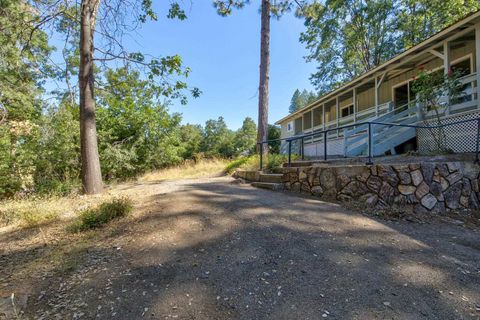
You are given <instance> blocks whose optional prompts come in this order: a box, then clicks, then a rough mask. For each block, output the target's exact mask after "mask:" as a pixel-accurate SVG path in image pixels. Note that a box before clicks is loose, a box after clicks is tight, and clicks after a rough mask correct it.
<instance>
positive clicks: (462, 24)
mask: <svg viewBox="0 0 480 320" xmlns="http://www.w3.org/2000/svg"><path fill="white" fill-rule="evenodd" d="M478 21H480V10H479V11H476V12H473V13H471V14H469V15H467V16H466V17H465V18H463V19H462V20H460V21H458V22H455V23H453V24H452V25H450V26H448V27H446V28H444V29H443V30H442V31H440V32H438V33H436V34H435V35H433V36H431V37H430V38H428V39H426V40H424V41H422V42H420V43H419V44H417V45H415V46H413V47H411V48H410V49H407V50H405V51H403V52H402V53H400V54H398V55H396V56H395V57H393V58H392V59H390V60H388V61H386V62H384V63H382V64H380V65H379V66H377V67H375V68H373V69H371V70H369V71H367V72H365V73H364V74H362V75H360V76H358V77H357V78H355V79H353V80H351V81H349V82H347V83H345V84H344V85H342V86H341V87H339V88H337V89H335V90H333V91H331V92H329V93H327V94H325V95H323V96H322V97H320V98H319V99H318V100H316V101H314V102H312V103H311V104H309V105H307V106H306V107H304V108H302V109H300V110H297V111H295V112H294V113H291V114H289V115H287V116H285V117H283V118H282V119H280V120H278V121H277V122H275V124H281V123H283V122H285V121H289V120H292V119H293V118H296V117H297V116H299V115H301V114H303V113H305V112H306V111H309V110H311V109H314V108H316V107H319V106H321V105H322V104H323V103H325V102H327V101H329V100H330V99H332V98H334V97H336V96H338V95H340V94H343V93H345V91H347V90H351V89H353V88H355V87H358V86H360V85H362V84H364V83H365V82H368V81H371V80H373V79H374V78H375V77H377V76H381V75H382V74H384V73H385V72H388V71H392V70H395V68H397V67H399V66H401V65H404V64H406V63H408V62H410V61H411V60H412V59H411V58H412V57H415V56H417V55H419V54H422V53H427V52H428V50H432V49H435V48H436V47H438V46H440V45H442V42H443V41H445V40H447V39H449V38H452V37H455V38H457V37H460V36H462V35H463V34H464V33H466V32H468V31H473V27H474V24H475V23H476V22H478Z"/></svg>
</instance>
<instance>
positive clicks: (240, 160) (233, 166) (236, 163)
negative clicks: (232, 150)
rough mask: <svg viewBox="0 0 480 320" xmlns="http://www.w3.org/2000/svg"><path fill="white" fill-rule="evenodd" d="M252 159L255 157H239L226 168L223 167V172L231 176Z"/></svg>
mask: <svg viewBox="0 0 480 320" xmlns="http://www.w3.org/2000/svg"><path fill="white" fill-rule="evenodd" d="M253 157H256V156H251V157H240V158H237V159H235V160H232V161H230V162H229V163H228V164H227V165H226V166H225V172H226V173H228V174H232V173H233V172H234V171H235V170H237V169H238V168H241V167H242V166H244V165H245V164H246V163H247V162H249V161H250V159H252V158H253Z"/></svg>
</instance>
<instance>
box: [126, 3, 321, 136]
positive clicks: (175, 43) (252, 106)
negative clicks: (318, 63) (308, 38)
mask: <svg viewBox="0 0 480 320" xmlns="http://www.w3.org/2000/svg"><path fill="white" fill-rule="evenodd" d="M185 3H189V2H188V1H187V2H185ZM188 5H189V7H188V8H187V16H188V19H187V20H185V21H177V20H168V19H166V18H164V16H165V7H163V8H160V7H159V8H157V12H158V13H159V21H157V22H149V23H147V24H146V25H144V26H143V27H142V29H140V30H138V32H137V34H136V35H135V37H134V38H135V39H134V41H131V43H129V47H131V49H132V50H133V51H143V52H146V53H149V54H152V55H170V54H179V55H180V56H181V57H182V59H183V61H184V63H185V65H186V66H188V67H190V68H191V69H192V73H191V75H190V77H189V78H188V84H189V85H190V86H195V87H199V88H200V90H202V92H203V94H202V96H201V97H200V98H198V99H190V100H189V103H188V105H186V106H182V105H180V103H178V102H174V103H173V105H172V106H171V108H170V110H171V111H175V112H181V113H182V114H183V122H184V123H187V122H188V123H198V124H202V125H203V124H204V123H205V121H206V120H208V119H216V118H218V117H219V116H223V117H224V118H225V121H226V122H227V125H228V126H229V127H230V128H231V129H237V128H238V127H240V126H241V124H242V121H243V119H244V118H245V117H247V116H250V117H252V118H253V119H254V120H255V121H256V120H257V103H258V77H259V76H258V72H259V63H260V60H259V59H260V15H259V1H252V3H251V4H250V5H247V6H245V8H243V9H241V10H236V11H234V12H233V14H232V15H231V16H229V17H221V16H219V15H217V13H216V11H215V9H214V8H213V6H212V4H211V1H209V0H198V1H196V2H193V1H192V4H191V7H190V4H188ZM162 9H163V10H162ZM303 29H304V26H303V23H302V21H301V20H300V19H297V18H295V17H294V15H293V12H292V13H288V14H287V15H285V16H284V17H282V18H281V19H280V20H278V21H277V20H275V19H272V21H271V43H270V49H271V62H270V110H269V122H270V123H273V122H275V121H276V120H278V119H280V118H282V117H283V116H285V115H286V114H287V112H288V105H289V102H290V98H291V96H292V94H293V91H294V90H295V89H296V88H299V89H303V88H306V89H313V87H312V85H311V84H310V81H309V80H308V78H309V76H310V74H311V73H312V72H313V71H314V69H315V65H314V64H312V63H306V62H305V60H304V59H303V56H305V54H306V53H307V52H306V50H305V49H304V46H303V45H302V44H301V43H299V41H298V37H299V34H300V32H301V31H302V30H303Z"/></svg>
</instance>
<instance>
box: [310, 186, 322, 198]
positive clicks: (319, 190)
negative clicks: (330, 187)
mask: <svg viewBox="0 0 480 320" xmlns="http://www.w3.org/2000/svg"><path fill="white" fill-rule="evenodd" d="M311 191H312V194H313V195H314V196H317V197H321V196H322V195H323V188H322V187H321V186H315V187H313V188H312V189H311Z"/></svg>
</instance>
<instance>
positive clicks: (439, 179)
mask: <svg viewBox="0 0 480 320" xmlns="http://www.w3.org/2000/svg"><path fill="white" fill-rule="evenodd" d="M479 172H480V167H479V166H478V165H476V164H473V163H472V162H443V163H428V162H427V163H419V164H407V165H406V164H398V165H395V164H392V165H372V166H365V165H358V166H338V167H315V166H312V167H299V168H284V173H283V181H284V185H285V189H287V190H293V191H299V192H305V193H310V194H313V195H315V196H319V197H322V198H326V199H329V198H330V199H332V198H335V199H336V200H339V201H356V202H359V203H363V204H365V206H367V207H371V208H379V209H386V208H389V207H399V208H405V209H409V210H413V211H415V212H436V213H441V212H445V211H447V210H454V209H461V208H473V209H476V208H479V207H480V204H479V200H478V199H479V197H480V193H479Z"/></svg>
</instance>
